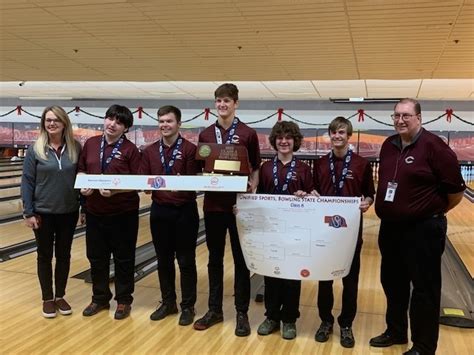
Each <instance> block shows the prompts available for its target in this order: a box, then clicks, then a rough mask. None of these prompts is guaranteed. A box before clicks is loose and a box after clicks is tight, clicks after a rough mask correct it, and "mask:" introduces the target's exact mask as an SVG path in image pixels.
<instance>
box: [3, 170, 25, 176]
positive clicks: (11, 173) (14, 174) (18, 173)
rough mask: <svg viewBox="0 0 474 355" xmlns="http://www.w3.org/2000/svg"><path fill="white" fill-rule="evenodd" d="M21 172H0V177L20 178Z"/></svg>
mask: <svg viewBox="0 0 474 355" xmlns="http://www.w3.org/2000/svg"><path fill="white" fill-rule="evenodd" d="M21 174H22V172H21V171H18V170H15V171H0V177H3V176H20V177H21Z"/></svg>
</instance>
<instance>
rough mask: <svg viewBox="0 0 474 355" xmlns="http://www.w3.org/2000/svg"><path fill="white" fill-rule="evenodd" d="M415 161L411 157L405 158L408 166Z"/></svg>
mask: <svg viewBox="0 0 474 355" xmlns="http://www.w3.org/2000/svg"><path fill="white" fill-rule="evenodd" d="M414 161H415V158H414V157H413V156H411V155H409V156H408V157H406V158H405V163H407V164H411V163H413V162H414Z"/></svg>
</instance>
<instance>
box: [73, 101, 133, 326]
mask: <svg viewBox="0 0 474 355" xmlns="http://www.w3.org/2000/svg"><path fill="white" fill-rule="evenodd" d="M132 125H133V115H132V113H131V112H130V110H129V109H128V108H127V107H124V106H119V105H112V106H111V107H110V108H109V109H108V110H107V112H106V114H105V120H104V134H103V135H101V136H96V137H92V138H89V139H88V140H87V141H86V143H85V144H84V148H83V150H82V152H81V155H80V157H79V163H78V172H79V173H85V174H137V173H138V168H139V166H140V152H139V151H138V149H137V147H136V146H135V144H133V143H132V142H130V141H129V140H128V139H127V137H126V136H125V133H126V132H127V131H128V129H129V128H130V127H131V126H132ZM81 194H82V195H84V196H86V198H85V200H86V201H85V209H86V220H87V224H86V248H87V258H88V259H89V262H90V264H91V277H92V302H91V303H90V304H89V305H88V306H87V307H86V308H85V309H84V311H83V312H82V314H83V315H84V316H86V317H89V316H93V315H95V314H97V313H98V312H99V311H101V310H104V309H109V307H110V305H109V301H110V299H111V298H112V293H111V292H110V288H109V266H110V254H112V255H113V258H114V264H115V300H116V301H117V310H116V311H115V316H114V317H115V319H124V318H126V317H128V315H129V314H130V310H131V304H132V301H133V296H132V294H133V291H134V287H135V279H134V270H135V247H136V243H137V234H138V207H139V197H138V193H137V192H136V191H121V190H104V189H99V190H94V189H88V188H83V189H81Z"/></svg>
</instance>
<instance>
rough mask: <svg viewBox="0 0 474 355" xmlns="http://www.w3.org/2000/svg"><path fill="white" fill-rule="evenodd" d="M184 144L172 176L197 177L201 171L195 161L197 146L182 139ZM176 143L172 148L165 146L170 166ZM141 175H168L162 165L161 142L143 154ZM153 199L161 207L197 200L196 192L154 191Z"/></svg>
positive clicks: (166, 157)
mask: <svg viewBox="0 0 474 355" xmlns="http://www.w3.org/2000/svg"><path fill="white" fill-rule="evenodd" d="M182 139H183V142H182V143H181V146H180V148H179V151H178V153H177V155H176V158H175V162H174V164H173V166H172V167H171V175H178V174H179V175H196V174H197V173H198V171H199V163H198V162H197V161H196V160H195V155H196V146H195V145H194V144H192V143H191V142H189V141H188V140H186V139H185V138H182ZM177 142H178V140H176V142H174V144H173V145H171V146H170V147H168V146H166V144H164V145H163V147H164V150H163V151H164V156H165V161H166V163H167V164H169V161H170V160H171V158H172V155H173V151H174V149H175V147H176V143H177ZM140 175H166V169H165V167H164V166H163V164H162V163H161V155H160V141H157V142H155V143H153V144H152V145H150V146H148V147H147V148H146V149H145V150H144V151H143V154H142V160H141V164H140ZM151 197H152V199H153V201H155V202H156V203H158V204H161V205H174V206H181V205H183V204H185V203H188V202H191V201H194V200H196V192H195V191H153V192H152V196H151Z"/></svg>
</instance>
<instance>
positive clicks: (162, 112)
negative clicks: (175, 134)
mask: <svg viewBox="0 0 474 355" xmlns="http://www.w3.org/2000/svg"><path fill="white" fill-rule="evenodd" d="M168 113H172V114H174V116H175V117H176V121H177V122H178V123H180V122H181V110H180V109H179V108H177V107H176V106H172V105H165V106H161V107H160V108H159V109H158V118H160V117H161V116H164V115H167V114H168Z"/></svg>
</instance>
